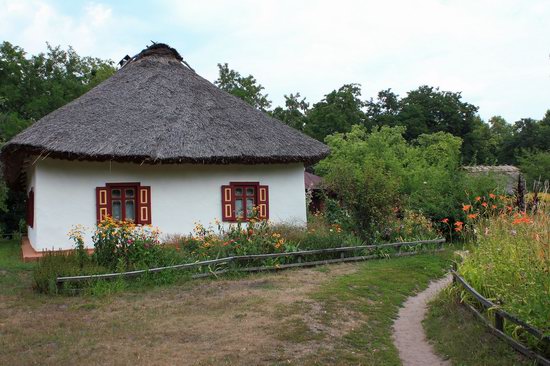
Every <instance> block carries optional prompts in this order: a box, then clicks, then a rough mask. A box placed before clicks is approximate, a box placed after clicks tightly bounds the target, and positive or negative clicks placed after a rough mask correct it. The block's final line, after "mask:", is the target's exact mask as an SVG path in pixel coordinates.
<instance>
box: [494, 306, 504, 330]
mask: <svg viewBox="0 0 550 366" xmlns="http://www.w3.org/2000/svg"><path fill="white" fill-rule="evenodd" d="M495 328H497V329H498V330H500V331H501V332H503V331H504V318H503V317H502V315H500V312H499V311H498V310H497V311H496V312H495Z"/></svg>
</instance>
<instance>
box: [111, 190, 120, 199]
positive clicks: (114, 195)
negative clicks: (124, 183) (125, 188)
mask: <svg viewBox="0 0 550 366" xmlns="http://www.w3.org/2000/svg"><path fill="white" fill-rule="evenodd" d="M111 197H112V198H120V189H113V190H112V191H111Z"/></svg>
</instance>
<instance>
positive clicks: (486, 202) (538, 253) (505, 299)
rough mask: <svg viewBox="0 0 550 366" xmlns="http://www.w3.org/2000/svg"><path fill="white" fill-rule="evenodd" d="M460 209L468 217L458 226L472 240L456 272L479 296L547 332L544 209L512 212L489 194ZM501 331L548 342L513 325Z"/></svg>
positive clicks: (548, 262) (549, 223)
mask: <svg viewBox="0 0 550 366" xmlns="http://www.w3.org/2000/svg"><path fill="white" fill-rule="evenodd" d="M464 209H465V211H467V212H468V218H469V219H468V221H467V222H466V223H465V224H463V225H464V229H463V228H462V226H461V227H460V230H466V231H468V235H469V236H470V237H472V238H474V239H475V240H476V245H475V247H474V248H473V250H472V252H471V254H469V255H468V256H467V257H466V258H465V260H464V261H463V263H462V264H461V265H460V268H459V272H460V274H461V275H462V276H463V277H464V278H465V279H466V280H467V281H468V282H469V283H470V284H471V285H472V286H473V287H474V288H475V289H476V290H478V291H479V292H480V293H481V294H482V295H483V296H484V297H486V298H488V299H490V300H491V301H493V302H495V303H497V304H499V306H501V307H502V308H503V309H504V310H506V311H507V312H509V313H511V314H514V315H516V316H517V317H519V318H520V319H522V320H524V321H526V322H527V323H528V324H530V325H532V326H534V327H536V328H538V329H540V330H542V331H543V332H544V333H545V334H549V335H550V321H549V319H550V217H549V214H548V212H545V211H544V210H543V209H541V210H539V211H538V213H536V214H534V213H525V212H518V211H516V210H513V209H512V207H511V206H510V205H509V204H508V203H506V202H502V200H501V199H500V198H499V197H496V196H494V195H493V196H491V197H480V198H479V199H476V202H474V203H473V204H471V205H465V206H464ZM457 231H458V230H457ZM507 331H508V332H509V333H510V334H511V335H513V336H515V337H518V338H523V339H522V340H523V341H526V342H527V343H530V344H531V345H532V346H534V347H547V346H548V345H541V344H538V342H537V341H536V340H533V339H530V338H529V336H528V335H527V334H525V333H524V332H522V331H521V330H520V329H519V328H515V327H512V326H510V327H509V328H508V329H507ZM545 351H546V352H547V353H548V352H550V350H549V349H546V350H545Z"/></svg>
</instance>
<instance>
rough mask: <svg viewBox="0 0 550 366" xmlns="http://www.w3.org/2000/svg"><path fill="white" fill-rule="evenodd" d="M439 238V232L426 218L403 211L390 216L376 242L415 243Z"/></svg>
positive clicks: (412, 212)
mask: <svg viewBox="0 0 550 366" xmlns="http://www.w3.org/2000/svg"><path fill="white" fill-rule="evenodd" d="M440 237H441V234H440V233H439V230H438V229H437V228H436V226H435V225H434V224H433V223H432V221H431V220H429V219H428V218H427V217H426V216H424V215H422V214H421V213H417V212H414V211H412V210H405V211H404V212H402V213H398V215H395V216H393V217H391V216H390V218H389V219H388V221H387V223H386V225H385V227H384V229H383V231H382V232H380V233H379V238H378V239H377V241H378V242H398V241H416V240H430V239H437V238H440Z"/></svg>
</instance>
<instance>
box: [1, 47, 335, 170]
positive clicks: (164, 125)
mask: <svg viewBox="0 0 550 366" xmlns="http://www.w3.org/2000/svg"><path fill="white" fill-rule="evenodd" d="M328 153H329V149H328V147H327V146H325V145H324V144H322V143H320V142H318V141H317V140H314V139H312V138H310V137H308V136H306V135H304V134H302V133H301V132H299V131H297V130H295V129H293V128H291V127H288V126H287V125H285V124H283V123H282V122H280V121H278V120H276V119H273V118H271V117H269V116H268V115H267V114H265V113H263V112H261V111H259V110H256V109H255V108H253V107H252V106H250V105H248V104H247V103H245V102H244V101H242V100H241V99H239V98H236V97H234V96H232V95H230V94H228V93H226V92H224V91H222V90H221V89H219V88H218V87H216V86H215V85H213V84H212V83H210V82H209V81H208V80H206V79H204V78H202V77H201V76H199V75H197V74H196V73H195V72H194V71H193V70H191V69H190V68H189V67H188V66H186V65H184V64H183V63H182V57H181V56H180V55H179V53H178V52H177V51H176V50H174V49H173V48H170V47H169V46H167V45H164V44H155V45H153V46H151V47H149V48H147V49H145V50H143V51H142V52H141V53H139V54H138V55H136V56H134V57H133V58H131V59H130V60H129V61H128V62H127V63H126V64H125V65H124V66H123V67H122V68H121V69H120V70H118V71H117V72H116V74H115V75H113V76H112V77H110V78H109V79H107V80H106V81H104V82H103V83H101V84H99V85H98V86H96V87H95V88H93V89H92V90H90V91H89V92H88V93H86V94H84V95H82V96H81V97H79V98H78V99H76V100H74V101H72V102H70V103H68V104H67V105H65V106H63V107H61V108H59V109H58V110H56V111H54V112H52V113H50V114H49V115H47V116H45V117H44V118H42V119H40V120H39V121H37V122H36V123H34V124H33V125H32V126H31V127H29V128H27V129H26V130H24V131H23V132H21V133H20V134H19V135H17V136H16V137H14V138H13V139H12V140H11V141H10V142H8V143H7V144H6V145H5V146H4V147H3V148H2V160H3V161H4V162H5V163H6V164H5V172H6V173H7V174H6V178H8V179H10V177H11V178H12V179H13V178H14V176H15V175H18V174H19V171H20V169H21V163H22V161H23V160H24V158H25V157H27V156H30V155H38V156H49V157H52V158H59V159H70V160H74V159H78V160H92V161H107V160H112V161H120V162H135V163H145V164H160V163H162V164H164V163H197V164H232V163H236V164H263V163H291V162H305V163H312V162H316V161H318V160H320V159H322V158H323V157H325V156H326V155H327V154H328Z"/></svg>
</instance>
